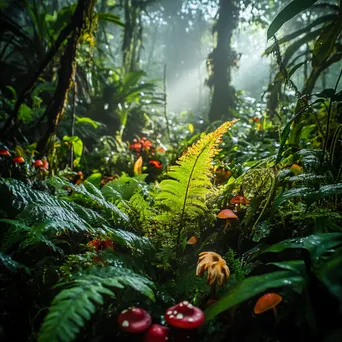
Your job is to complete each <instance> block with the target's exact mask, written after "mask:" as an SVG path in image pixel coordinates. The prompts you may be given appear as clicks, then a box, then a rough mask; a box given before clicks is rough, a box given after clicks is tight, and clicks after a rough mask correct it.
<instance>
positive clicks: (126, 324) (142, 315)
mask: <svg viewBox="0 0 342 342" xmlns="http://www.w3.org/2000/svg"><path fill="white" fill-rule="evenodd" d="M118 324H119V326H120V329H121V330H123V331H126V332H128V333H133V334H139V333H142V332H144V331H145V330H147V329H148V328H149V327H150V326H151V324H152V318H151V316H150V314H149V313H148V312H147V311H145V310H144V309H140V308H136V307H130V308H128V309H127V310H124V311H122V312H121V314H120V315H119V317H118Z"/></svg>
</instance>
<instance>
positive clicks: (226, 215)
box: [216, 209, 238, 231]
mask: <svg viewBox="0 0 342 342" xmlns="http://www.w3.org/2000/svg"><path fill="white" fill-rule="evenodd" d="M216 217H217V218H219V219H225V220H226V224H225V226H224V228H223V230H224V231H225V230H226V229H227V227H228V225H229V221H230V220H231V219H237V218H238V217H237V215H236V214H235V213H234V211H233V210H230V209H223V210H221V211H220V212H219V213H218V214H217V216H216Z"/></svg>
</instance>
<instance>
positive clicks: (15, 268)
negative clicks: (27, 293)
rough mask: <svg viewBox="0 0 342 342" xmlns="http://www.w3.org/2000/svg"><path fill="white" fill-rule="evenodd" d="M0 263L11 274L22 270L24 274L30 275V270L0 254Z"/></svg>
mask: <svg viewBox="0 0 342 342" xmlns="http://www.w3.org/2000/svg"><path fill="white" fill-rule="evenodd" d="M0 263H2V264H3V265H4V266H5V267H6V268H7V269H8V270H10V271H11V272H17V271H18V270H19V269H23V270H24V271H25V272H26V273H28V274H30V269H29V268H27V267H26V266H24V265H22V264H20V263H18V262H17V261H15V260H13V259H12V258H11V257H10V256H9V255H7V254H4V253H1V252H0Z"/></svg>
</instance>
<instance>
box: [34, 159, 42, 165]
mask: <svg viewBox="0 0 342 342" xmlns="http://www.w3.org/2000/svg"><path fill="white" fill-rule="evenodd" d="M33 166H34V167H41V166H43V162H42V161H41V160H40V159H38V160H36V161H35V162H34V163H33Z"/></svg>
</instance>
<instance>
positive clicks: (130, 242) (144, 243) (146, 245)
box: [109, 229, 154, 254]
mask: <svg viewBox="0 0 342 342" xmlns="http://www.w3.org/2000/svg"><path fill="white" fill-rule="evenodd" d="M109 234H110V236H111V237H112V238H113V240H114V241H116V242H117V243H118V244H119V245H121V246H124V247H128V248H130V249H131V250H132V251H133V252H135V253H136V254H144V253H145V252H151V251H152V250H153V249H154V246H153V244H152V243H151V241H150V240H149V239H148V238H147V237H141V236H138V235H136V234H134V233H132V232H128V231H126V230H122V229H115V230H111V232H110V233H109Z"/></svg>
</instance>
